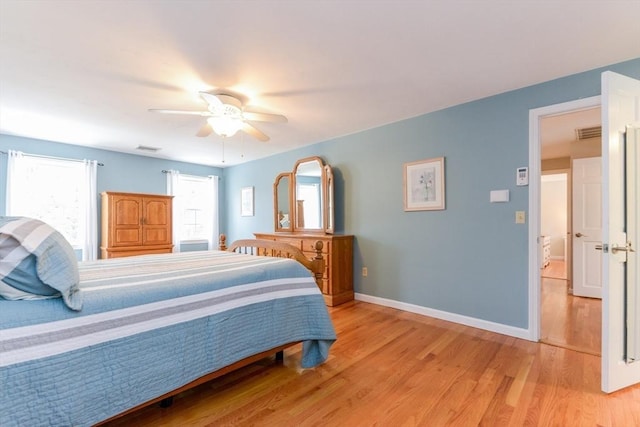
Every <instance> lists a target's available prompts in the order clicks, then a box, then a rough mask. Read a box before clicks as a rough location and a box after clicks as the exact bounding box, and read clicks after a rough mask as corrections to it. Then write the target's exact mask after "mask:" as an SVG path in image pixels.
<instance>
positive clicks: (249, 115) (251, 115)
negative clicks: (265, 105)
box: [242, 110, 288, 123]
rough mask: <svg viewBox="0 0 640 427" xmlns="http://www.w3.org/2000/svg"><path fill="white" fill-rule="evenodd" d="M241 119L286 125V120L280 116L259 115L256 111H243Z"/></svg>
mask: <svg viewBox="0 0 640 427" xmlns="http://www.w3.org/2000/svg"><path fill="white" fill-rule="evenodd" d="M242 117H244V118H245V119H246V120H252V121H256V122H272V123H287V122H288V120H287V118H286V117H285V116H283V115H281V114H271V113H260V112H258V111H246V110H245V111H243V112H242Z"/></svg>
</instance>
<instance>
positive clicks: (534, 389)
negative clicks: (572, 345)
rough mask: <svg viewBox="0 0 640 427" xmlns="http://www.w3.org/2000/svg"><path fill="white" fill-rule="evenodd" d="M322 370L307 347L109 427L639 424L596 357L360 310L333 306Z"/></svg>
mask: <svg viewBox="0 0 640 427" xmlns="http://www.w3.org/2000/svg"><path fill="white" fill-rule="evenodd" d="M329 311H330V313H331V316H332V318H333V321H334V325H335V328H336V332H337V334H338V340H337V342H336V343H335V344H334V345H333V347H332V349H331V355H330V357H329V359H328V360H327V362H325V363H324V364H323V365H321V366H319V367H317V368H315V369H309V370H300V369H299V368H298V366H299V361H300V346H296V347H294V348H293V349H290V350H287V351H286V352H285V361H284V364H283V365H275V364H273V361H272V360H268V359H267V360H265V361H263V362H260V363H257V364H254V365H251V366H249V367H246V368H243V369H241V370H239V371H236V372H234V373H231V374H229V375H227V376H224V377H222V378H219V379H218V380H214V381H212V382H210V383H207V384H203V385H201V386H199V387H197V388H195V389H193V390H190V391H188V392H186V393H184V394H182V395H180V396H178V397H177V398H176V399H175V403H174V404H173V406H172V407H169V408H164V409H163V408H160V407H159V406H157V405H155V406H151V407H148V408H145V409H142V410H141V411H139V412H136V413H133V414H130V415H128V416H126V417H123V418H120V419H118V420H115V421H114V422H112V423H110V424H109V426H111V427H114V426H341V427H342V426H346V427H350V426H373V425H376V426H394V427H395V426H443V425H451V426H478V425H483V426H524V425H526V426H638V425H640V404H639V403H638V402H640V386H637V387H632V388H628V389H625V390H622V391H619V392H616V393H613V394H610V395H606V394H604V393H602V392H601V391H600V358H599V357H597V356H593V355H590V354H587V353H582V352H576V351H572V350H567V349H563V348H559V347H554V346H549V345H545V344H539V343H533V342H529V341H524V340H520V339H517V338H512V337H507V336H504V335H499V334H495V333H491V332H486V331H482V330H479V329H475V328H470V327H466V326H462V325H457V324H453V323H449V322H445V321H441V320H437V319H433V318H429V317H425V316H420V315H417V314H412V313H407V312H402V311H399V310H395V309H391V308H388V307H382V306H377V305H374V304H367V303H364V302H359V301H354V302H350V303H346V304H343V305H340V306H337V307H333V308H330V309H329Z"/></svg>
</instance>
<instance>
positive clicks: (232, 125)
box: [207, 116, 242, 137]
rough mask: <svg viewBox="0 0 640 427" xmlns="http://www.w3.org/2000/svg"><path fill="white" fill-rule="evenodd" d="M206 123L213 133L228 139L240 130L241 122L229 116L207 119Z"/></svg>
mask: <svg viewBox="0 0 640 427" xmlns="http://www.w3.org/2000/svg"><path fill="white" fill-rule="evenodd" d="M207 122H209V124H210V125H211V128H212V129H213V131H214V132H215V133H217V134H218V135H220V136H223V137H230V136H233V135H235V134H236V132H238V131H239V130H240V128H242V120H240V119H237V118H235V117H229V116H218V117H209V118H208V119H207Z"/></svg>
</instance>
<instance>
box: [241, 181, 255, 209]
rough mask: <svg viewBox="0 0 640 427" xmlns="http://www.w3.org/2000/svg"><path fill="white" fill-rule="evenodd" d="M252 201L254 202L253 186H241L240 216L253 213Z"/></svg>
mask: <svg viewBox="0 0 640 427" xmlns="http://www.w3.org/2000/svg"><path fill="white" fill-rule="evenodd" d="M253 202H254V198H253V187H242V193H241V207H240V215H241V216H253V215H254V208H253Z"/></svg>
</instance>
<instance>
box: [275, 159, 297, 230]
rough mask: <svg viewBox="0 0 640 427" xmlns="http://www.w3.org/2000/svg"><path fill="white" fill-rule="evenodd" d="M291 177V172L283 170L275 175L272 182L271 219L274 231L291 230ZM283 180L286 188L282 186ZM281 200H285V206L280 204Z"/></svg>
mask: <svg viewBox="0 0 640 427" xmlns="http://www.w3.org/2000/svg"><path fill="white" fill-rule="evenodd" d="M292 177H293V174H292V173H291V172H283V173H281V174H280V175H278V176H277V177H276V180H275V182H274V183H273V219H274V230H276V231H292V230H293V214H292V212H293V198H292V194H293V192H292V191H291V188H292V185H293V182H292V181H293V180H292ZM285 181H286V188H285V186H284V183H285ZM283 193H284V194H283ZM283 200H286V203H287V206H286V208H285V207H283V206H282V204H281V202H282V201H283Z"/></svg>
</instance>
